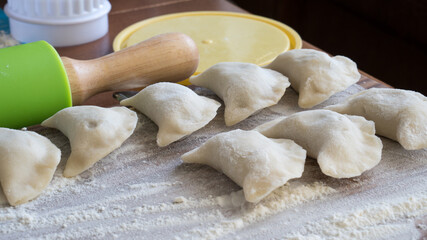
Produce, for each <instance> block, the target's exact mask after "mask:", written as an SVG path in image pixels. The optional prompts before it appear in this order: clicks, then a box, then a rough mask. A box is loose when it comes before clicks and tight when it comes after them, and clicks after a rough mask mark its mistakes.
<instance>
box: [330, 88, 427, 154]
mask: <svg viewBox="0 0 427 240" xmlns="http://www.w3.org/2000/svg"><path fill="white" fill-rule="evenodd" d="M327 109H329V110H332V111H336V112H339V113H344V114H350V115H359V116H363V117H365V118H366V119H368V120H372V121H374V122H375V128H376V131H377V134H378V135H381V136H384V137H387V138H390V139H392V140H395V141H397V142H399V143H400V144H401V145H402V146H403V147H404V148H405V149H407V150H416V149H422V148H427V97H425V96H424V95H422V94H420V93H418V92H414V91H408V90H401V89H386V88H372V89H369V90H365V91H362V92H359V93H357V94H355V95H353V96H350V97H349V98H348V99H347V100H346V101H345V102H343V103H340V104H337V105H333V106H329V107H327Z"/></svg>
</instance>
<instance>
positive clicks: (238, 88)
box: [190, 62, 290, 126]
mask: <svg viewBox="0 0 427 240" xmlns="http://www.w3.org/2000/svg"><path fill="white" fill-rule="evenodd" d="M190 82H191V83H192V84H194V85H197V86H202V87H206V88H209V89H210V90H212V91H213V92H215V94H216V95H218V97H220V98H221V99H222V100H223V101H224V103H225V113H224V118H225V124H226V125H227V126H231V125H234V124H236V123H238V122H240V121H242V120H244V119H246V118H248V117H249V116H250V115H252V114H253V113H255V112H256V111H258V110H261V109H263V108H266V107H269V106H272V105H274V104H276V103H277V102H278V101H279V100H280V99H281V98H282V96H283V94H284V93H285V90H286V88H287V87H289V85H290V83H289V81H288V78H287V77H285V76H283V75H282V74H280V73H278V72H276V71H272V70H270V69H264V68H261V67H259V66H257V65H255V64H251V63H238V62H223V63H217V64H215V65H213V66H212V67H210V68H209V69H207V70H206V71H205V72H203V73H202V74H199V75H197V76H193V77H191V78H190Z"/></svg>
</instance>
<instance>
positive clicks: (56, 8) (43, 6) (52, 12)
mask: <svg viewBox="0 0 427 240" xmlns="http://www.w3.org/2000/svg"><path fill="white" fill-rule="evenodd" d="M110 10H111V4H110V3H109V2H108V0H8V2H7V4H6V5H5V8H4V11H5V13H6V15H7V16H8V17H9V24H10V32H11V34H12V36H13V37H14V38H15V39H16V40H18V41H20V42H23V43H28V42H34V41H39V40H45V41H47V42H48V43H50V44H51V45H53V46H55V47H65V46H72V45H78V44H83V43H87V42H91V41H94V40H96V39H99V38H101V37H102V36H104V35H105V34H106V33H107V32H108V13H109V12H110Z"/></svg>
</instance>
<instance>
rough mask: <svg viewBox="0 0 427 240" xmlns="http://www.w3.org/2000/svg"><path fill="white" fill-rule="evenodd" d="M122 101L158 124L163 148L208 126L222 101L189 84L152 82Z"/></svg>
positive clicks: (158, 141)
mask: <svg viewBox="0 0 427 240" xmlns="http://www.w3.org/2000/svg"><path fill="white" fill-rule="evenodd" d="M120 104H121V105H124V106H133V107H135V108H136V109H138V110H139V111H141V112H142V113H143V114H145V115H146V116H147V117H149V118H150V119H151V120H153V122H155V123H156V124H157V126H158V127H159V132H158V134H157V144H158V145H159V146H160V147H164V146H167V145H169V144H171V143H172V142H175V141H178V140H179V139H181V138H183V137H184V136H187V135H189V134H191V133H193V132H194V131H196V130H199V129H200V128H202V127H204V126H205V125H206V124H208V123H209V122H210V121H211V120H212V119H213V118H214V117H215V116H216V111H217V109H218V108H219V107H220V106H221V104H220V103H219V102H217V101H215V100H213V99H210V98H207V97H202V96H199V95H197V94H196V93H195V92H193V91H192V90H191V89H189V88H188V87H185V86H182V85H180V84H176V83H167V82H161V83H156V84H153V85H150V86H148V87H146V88H144V89H143V90H141V91H140V92H139V93H138V94H136V95H135V96H133V97H131V98H128V99H125V100H123V101H121V102H120Z"/></svg>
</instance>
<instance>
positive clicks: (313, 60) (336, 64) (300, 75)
mask: <svg viewBox="0 0 427 240" xmlns="http://www.w3.org/2000/svg"><path fill="white" fill-rule="evenodd" d="M266 68H269V69H273V70H275V71H278V72H280V73H282V74H283V75H285V76H287V77H288V78H289V81H290V82H291V86H292V88H293V89H294V90H295V91H297V92H299V98H298V105H299V106H300V107H301V108H311V107H313V106H315V105H317V104H320V103H322V102H324V101H326V100H327V99H328V98H329V97H331V96H332V95H333V94H335V93H337V92H340V91H343V90H345V89H347V88H348V87H349V86H350V85H352V84H354V83H356V82H357V81H358V80H359V79H360V73H359V72H358V70H357V65H356V63H355V62H353V61H352V60H351V59H349V58H347V57H344V56H335V57H330V56H329V55H328V54H326V53H324V52H320V51H317V50H313V49H295V50H290V51H287V52H284V53H282V54H280V55H279V56H278V57H277V58H276V59H275V60H274V61H273V62H272V63H270V64H269V65H267V66H266Z"/></svg>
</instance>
